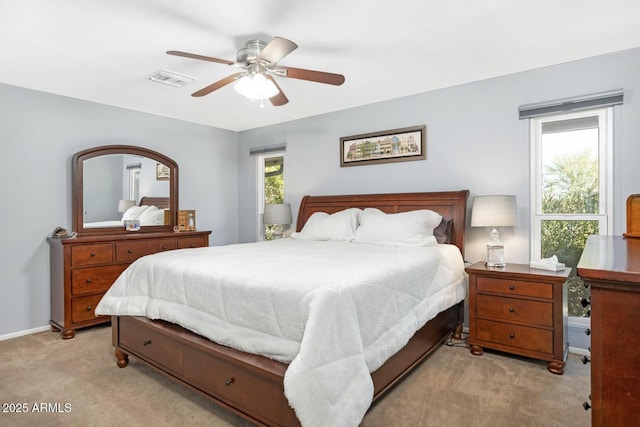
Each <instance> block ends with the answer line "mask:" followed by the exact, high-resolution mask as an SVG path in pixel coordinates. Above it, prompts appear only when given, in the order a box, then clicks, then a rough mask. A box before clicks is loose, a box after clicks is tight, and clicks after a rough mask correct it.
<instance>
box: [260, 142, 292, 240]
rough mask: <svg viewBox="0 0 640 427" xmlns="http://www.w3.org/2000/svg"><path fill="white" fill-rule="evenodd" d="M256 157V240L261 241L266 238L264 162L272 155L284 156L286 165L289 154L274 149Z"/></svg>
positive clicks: (285, 186) (285, 179)
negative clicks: (263, 218)
mask: <svg viewBox="0 0 640 427" xmlns="http://www.w3.org/2000/svg"><path fill="white" fill-rule="evenodd" d="M255 157H256V207H257V209H256V211H257V213H256V241H258V242H261V241H263V240H264V224H263V223H262V216H263V214H264V163H265V160H266V159H269V158H271V157H282V162H283V165H286V162H287V156H286V151H285V150H283V151H272V152H269V153H266V154H260V155H257V156H255ZM283 175H284V176H283V178H284V192H285V194H286V188H287V168H286V167H285V168H284V173H283Z"/></svg>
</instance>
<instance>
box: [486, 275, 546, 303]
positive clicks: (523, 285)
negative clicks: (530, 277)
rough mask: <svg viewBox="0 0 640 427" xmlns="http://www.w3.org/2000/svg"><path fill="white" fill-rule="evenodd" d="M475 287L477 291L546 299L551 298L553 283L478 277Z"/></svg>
mask: <svg viewBox="0 0 640 427" xmlns="http://www.w3.org/2000/svg"><path fill="white" fill-rule="evenodd" d="M476 287H477V290H478V292H496V293H501V294H505V295H522V296H529V297H538V298H547V299H552V298H553V285H552V284H551V283H538V282H526V281H522V280H511V279H498V278H494V277H478V280H477V283H476Z"/></svg>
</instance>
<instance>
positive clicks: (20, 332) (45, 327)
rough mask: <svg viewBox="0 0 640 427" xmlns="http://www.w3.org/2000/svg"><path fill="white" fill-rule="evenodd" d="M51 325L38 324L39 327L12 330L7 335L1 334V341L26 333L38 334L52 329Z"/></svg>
mask: <svg viewBox="0 0 640 427" xmlns="http://www.w3.org/2000/svg"><path fill="white" fill-rule="evenodd" d="M50 328H51V326H49V325H46V326H38V327H37V328H33V329H27V330H25V331H18V332H12V333H10V334H6V335H0V341H5V340H10V339H11V338H18V337H22V336H24V335H31V334H37V333H38V332H44V331H48V330H50Z"/></svg>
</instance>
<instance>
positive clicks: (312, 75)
mask: <svg viewBox="0 0 640 427" xmlns="http://www.w3.org/2000/svg"><path fill="white" fill-rule="evenodd" d="M281 68H282V70H284V71H285V74H284V76H286V77H290V78H292V79H300V80H308V81H311V82H317V83H326V84H330V85H335V86H340V85H341V84H342V83H344V76H343V75H342V74H334V73H326V72H324V71H314V70H305V69H303V68H294V67H281Z"/></svg>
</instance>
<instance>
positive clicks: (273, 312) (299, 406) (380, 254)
mask: <svg viewBox="0 0 640 427" xmlns="http://www.w3.org/2000/svg"><path fill="white" fill-rule="evenodd" d="M465 294H466V280H465V275H464V267H463V260H462V256H461V254H460V251H459V250H458V249H457V248H456V247H455V246H452V245H438V246H432V247H390V246H374V245H363V244H356V243H347V242H316V241H296V240H291V239H284V240H279V241H272V242H262V243H249V244H239V245H230V246H225V247H220V246H218V247H207V248H198V249H187V250H177V251H170V252H163V253H159V254H154V255H150V256H146V257H143V258H140V259H139V260H137V261H136V262H135V263H133V264H132V265H131V266H130V267H129V268H128V269H127V270H126V271H125V272H124V273H123V274H122V275H121V276H120V277H119V278H118V280H117V281H116V282H115V283H114V285H113V286H112V287H111V289H110V290H109V291H108V292H107V294H106V295H105V296H104V298H103V299H102V301H101V302H100V304H99V305H98V307H97V308H96V313H97V314H102V315H132V316H146V317H149V318H151V319H164V320H167V321H169V322H173V323H177V324H179V325H181V326H183V327H185V328H187V329H190V330H192V331H194V332H196V333H198V334H200V335H203V336H205V337H208V338H209V339H211V340H213V341H215V342H217V343H220V344H223V345H227V346H229V347H233V348H236V349H239V350H242V351H245V352H249V353H256V354H262V355H265V356H267V357H269V358H273V359H276V360H280V361H284V362H290V365H289V367H288V369H287V371H286V373H285V380H284V390H285V395H286V396H287V399H288V400H289V403H290V404H291V406H292V407H293V408H294V410H295V412H296V415H297V416H298V418H299V419H300V421H301V422H302V425H303V426H305V427H307V426H331V427H335V426H356V425H358V424H359V423H360V422H361V421H362V418H363V416H364V414H365V412H366V411H367V409H368V408H369V406H370V404H371V400H372V396H373V384H372V381H371V377H370V375H369V373H370V372H373V371H374V370H376V369H377V368H378V367H379V366H380V365H382V364H383V363H384V362H385V361H386V360H387V359H388V358H389V357H390V356H391V355H393V354H394V353H395V352H397V351H398V350H399V349H401V348H402V347H403V346H404V345H405V344H406V343H407V341H408V340H409V338H411V336H412V335H413V334H414V333H415V331H417V330H418V329H419V328H421V327H422V326H423V325H424V324H425V323H426V322H427V321H428V320H430V319H432V318H433V317H435V316H436V315H437V314H438V313H439V312H440V311H442V310H444V309H446V308H448V307H450V306H452V305H454V304H456V303H457V302H459V301H461V300H462V299H464V297H465Z"/></svg>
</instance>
